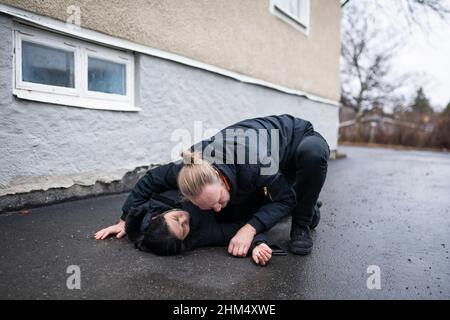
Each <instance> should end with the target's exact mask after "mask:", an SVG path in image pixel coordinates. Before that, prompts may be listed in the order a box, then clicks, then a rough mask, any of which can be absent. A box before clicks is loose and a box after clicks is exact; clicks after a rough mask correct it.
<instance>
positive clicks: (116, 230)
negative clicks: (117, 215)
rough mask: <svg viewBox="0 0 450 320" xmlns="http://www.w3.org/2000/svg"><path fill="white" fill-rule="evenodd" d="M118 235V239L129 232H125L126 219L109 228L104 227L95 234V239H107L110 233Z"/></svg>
mask: <svg viewBox="0 0 450 320" xmlns="http://www.w3.org/2000/svg"><path fill="white" fill-rule="evenodd" d="M114 234H115V235H116V238H117V239H120V238H122V237H123V236H124V235H126V234H127V233H126V232H125V221H123V220H120V221H119V222H118V223H117V224H115V225H112V226H110V227H108V228H104V229H102V230H100V231H98V232H97V233H96V234H95V239H96V240H104V239H106V238H107V237H108V236H109V235H114Z"/></svg>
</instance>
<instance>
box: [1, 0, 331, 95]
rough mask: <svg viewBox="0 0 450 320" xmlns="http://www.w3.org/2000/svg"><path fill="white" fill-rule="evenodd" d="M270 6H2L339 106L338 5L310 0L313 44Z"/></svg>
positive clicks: (260, 0) (67, 1)
mask: <svg viewBox="0 0 450 320" xmlns="http://www.w3.org/2000/svg"><path fill="white" fill-rule="evenodd" d="M269 1H270V0H245V1H242V0H226V1H223V0H183V1H179V0H133V1H129V0H96V1H91V0H47V1H40V0H0V3H5V4H8V5H11V6H16V7H20V8H22V9H25V10H29V11H31V12H34V13H37V14H41V15H45V16H49V17H53V18H56V19H59V20H62V21H66V20H67V18H68V16H69V14H68V13H67V8H68V7H69V6H71V5H76V6H79V7H80V9H81V25H82V26H83V27H85V28H89V29H92V30H96V31H100V32H103V33H106V34H109V35H113V36H117V37H119V38H124V39H127V40H132V41H134V42H137V43H141V44H144V45H148V46H150V47H154V48H158V49H162V50H166V51H169V52H173V53H177V54H180V55H183V56H186V57H189V58H192V59H195V60H199V61H201V62H205V63H208V64H212V65H215V66H219V67H222V68H224V69H227V70H232V71H235V72H238V73H242V74H245V75H249V76H253V77H256V78H258V79H262V80H266V81H269V82H273V83H275V84H278V85H283V86H286V87H289V88H292V89H297V90H302V91H305V92H308V93H311V94H315V95H318V96H321V97H323V98H327V99H330V100H333V101H338V100H339V95H340V80H339V57H340V1H339V0H311V28H310V35H309V37H308V36H306V35H304V34H303V33H302V32H300V31H298V30H296V29H294V28H293V27H291V26H290V25H288V24H287V23H285V22H284V21H282V20H280V19H279V18H277V17H275V16H274V15H272V14H270V12H269Z"/></svg>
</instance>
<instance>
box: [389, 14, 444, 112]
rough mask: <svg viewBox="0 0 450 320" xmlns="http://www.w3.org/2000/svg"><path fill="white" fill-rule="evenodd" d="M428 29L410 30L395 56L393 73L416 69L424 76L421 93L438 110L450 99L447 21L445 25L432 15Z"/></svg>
mask: <svg viewBox="0 0 450 320" xmlns="http://www.w3.org/2000/svg"><path fill="white" fill-rule="evenodd" d="M430 26H431V28H432V31H431V32H430V33H428V35H425V34H424V33H423V32H413V33H412V34H411V35H410V36H409V37H408V38H407V41H406V44H405V47H404V48H402V49H401V50H399V53H398V56H397V57H396V59H395V63H394V68H395V71H396V72H408V71H411V70H412V71H416V72H419V73H426V74H428V75H429V77H426V76H424V83H423V86H424V90H425V94H426V95H427V96H428V97H429V98H430V100H431V102H432V104H433V106H435V109H437V110H440V109H442V108H443V107H445V106H446V105H447V104H448V103H449V102H450V21H449V24H447V23H444V22H442V21H440V20H439V18H437V17H434V18H432V19H430Z"/></svg>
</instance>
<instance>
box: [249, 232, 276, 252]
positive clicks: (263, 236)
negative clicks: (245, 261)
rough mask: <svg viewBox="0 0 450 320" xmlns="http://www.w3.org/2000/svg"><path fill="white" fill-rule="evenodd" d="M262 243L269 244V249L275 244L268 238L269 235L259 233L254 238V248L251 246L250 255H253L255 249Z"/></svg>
mask: <svg viewBox="0 0 450 320" xmlns="http://www.w3.org/2000/svg"><path fill="white" fill-rule="evenodd" d="M262 242H263V243H265V244H267V245H268V246H269V247H270V246H271V245H272V244H273V242H272V241H271V240H270V239H269V238H268V237H267V234H266V233H265V232H262V233H258V234H257V235H256V236H255V237H254V238H253V241H252V246H251V248H250V250H249V251H248V254H249V255H251V254H252V251H253V249H255V247H256V246H257V245H258V244H260V243H262Z"/></svg>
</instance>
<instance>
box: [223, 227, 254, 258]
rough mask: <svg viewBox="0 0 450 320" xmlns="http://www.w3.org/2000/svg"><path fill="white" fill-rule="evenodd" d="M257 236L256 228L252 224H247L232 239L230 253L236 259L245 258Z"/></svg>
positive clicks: (229, 246)
mask: <svg viewBox="0 0 450 320" xmlns="http://www.w3.org/2000/svg"><path fill="white" fill-rule="evenodd" d="M255 235H256V230H255V228H253V227H252V226H251V225H250V224H246V225H245V226H243V227H242V228H240V229H239V231H238V232H237V233H236V235H235V236H234V237H233V238H232V239H231V241H230V244H229V245H228V253H229V254H231V255H233V256H235V257H245V256H246V255H247V252H248V249H249V248H250V246H251V244H252V241H253V238H254V236H255Z"/></svg>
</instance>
